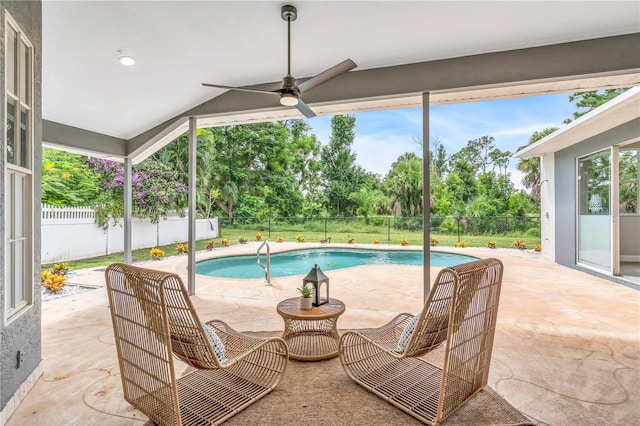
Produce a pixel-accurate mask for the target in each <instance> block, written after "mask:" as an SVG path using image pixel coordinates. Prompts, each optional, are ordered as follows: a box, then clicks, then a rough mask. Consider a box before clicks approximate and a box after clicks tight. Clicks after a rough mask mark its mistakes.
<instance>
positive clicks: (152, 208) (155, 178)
mask: <svg viewBox="0 0 640 426" xmlns="http://www.w3.org/2000/svg"><path fill="white" fill-rule="evenodd" d="M87 163H88V165H89V167H90V169H91V170H92V171H93V172H94V173H95V174H96V176H97V177H99V179H100V185H101V186H100V189H101V191H102V192H101V196H100V198H99V199H98V201H99V203H98V204H97V205H96V206H95V210H96V223H98V225H100V226H107V224H108V223H109V220H114V219H115V220H117V219H118V218H121V217H123V215H124V166H123V165H122V163H117V162H115V161H110V160H105V159H101V158H89V159H88V160H87ZM131 186H132V201H133V203H132V210H133V211H132V214H133V217H137V218H140V219H147V218H148V219H151V223H156V222H158V220H160V218H166V216H167V214H168V213H169V212H171V211H175V212H178V213H182V211H183V210H182V208H183V207H184V206H183V205H182V204H181V202H180V199H181V197H182V195H183V194H185V193H186V192H187V189H186V187H185V186H184V185H183V184H182V183H181V182H179V180H178V174H177V172H176V171H174V170H172V169H171V168H169V166H167V165H166V164H163V163H161V162H159V161H157V160H154V159H147V160H146V161H144V162H142V163H140V164H137V165H135V166H133V168H132V175H131Z"/></svg>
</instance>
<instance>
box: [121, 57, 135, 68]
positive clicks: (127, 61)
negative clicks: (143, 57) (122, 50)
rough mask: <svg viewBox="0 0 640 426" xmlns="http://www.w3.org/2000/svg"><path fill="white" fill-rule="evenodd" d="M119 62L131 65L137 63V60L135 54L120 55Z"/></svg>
mask: <svg viewBox="0 0 640 426" xmlns="http://www.w3.org/2000/svg"><path fill="white" fill-rule="evenodd" d="M118 62H120V63H121V64H122V65H124V66H127V67H130V66H131V65H133V64H135V63H136V60H135V59H133V56H126V55H124V56H120V57H119V58H118Z"/></svg>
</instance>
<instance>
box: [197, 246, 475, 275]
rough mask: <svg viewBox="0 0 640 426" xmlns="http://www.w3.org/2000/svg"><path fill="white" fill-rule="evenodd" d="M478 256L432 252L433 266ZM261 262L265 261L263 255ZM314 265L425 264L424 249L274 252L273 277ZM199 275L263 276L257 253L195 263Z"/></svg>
mask: <svg viewBox="0 0 640 426" xmlns="http://www.w3.org/2000/svg"><path fill="white" fill-rule="evenodd" d="M477 259H478V258H477V257H473V256H466V255H463V254H456V253H445V252H439V251H432V252H431V266H453V265H458V264H460V263H465V262H471V261H473V260H477ZM262 263H263V264H264V263H265V259H264V257H263V258H262ZM314 264H317V265H318V266H319V267H320V268H321V269H322V270H323V271H331V270H334V269H342V268H349V267H351V266H360V265H378V264H396V265H422V264H423V259H422V252H421V251H414V250H411V251H409V250H364V249H346V248H339V249H338V248H336V249H326V248H314V249H303V250H293V251H286V252H282V253H273V254H271V276H272V277H286V276H289V275H300V274H306V273H308V272H309V271H310V270H311V268H312V267H313V265H314ZM196 274H201V275H208V276H210V277H220V278H264V271H263V269H262V268H260V267H259V266H258V265H257V263H256V256H255V255H248V256H229V257H218V258H215V259H208V260H203V261H200V262H198V263H196Z"/></svg>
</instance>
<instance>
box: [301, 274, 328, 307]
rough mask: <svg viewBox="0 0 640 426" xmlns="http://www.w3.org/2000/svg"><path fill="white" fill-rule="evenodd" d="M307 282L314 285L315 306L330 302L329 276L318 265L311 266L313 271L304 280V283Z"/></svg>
mask: <svg viewBox="0 0 640 426" xmlns="http://www.w3.org/2000/svg"><path fill="white" fill-rule="evenodd" d="M307 284H311V285H313V306H320V305H324V304H325V303H327V302H329V277H327V276H326V275H325V274H324V273H323V272H322V269H320V268H319V267H318V265H315V266H314V267H313V268H311V272H309V273H308V274H307V276H306V277H304V280H302V285H307Z"/></svg>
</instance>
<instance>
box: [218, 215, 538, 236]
mask: <svg viewBox="0 0 640 426" xmlns="http://www.w3.org/2000/svg"><path fill="white" fill-rule="evenodd" d="M430 222H431V223H430V231H431V234H440V235H452V236H456V237H457V239H458V241H460V240H463V239H464V238H465V236H486V237H491V236H514V237H518V236H521V237H531V238H539V237H540V217H539V216H536V217H531V216H494V217H472V216H431V217H430ZM219 227H220V235H221V236H225V235H228V234H230V233H232V231H233V230H243V231H255V232H260V233H261V234H263V235H264V238H268V239H275V238H278V236H279V235H281V234H284V233H287V234H292V233H293V234H295V233H300V234H302V233H319V234H320V235H324V239H329V238H331V236H332V235H337V234H341V235H342V234H347V235H366V236H367V237H368V238H367V239H368V240H372V239H378V240H380V241H392V240H396V239H397V238H399V237H403V236H411V234H420V235H421V234H422V229H423V226H422V217H393V216H370V217H236V218H231V219H230V218H219Z"/></svg>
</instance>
